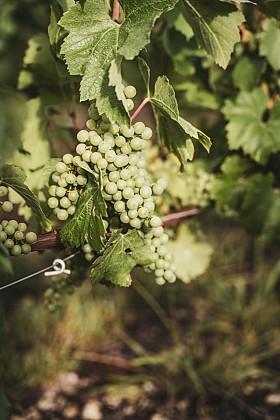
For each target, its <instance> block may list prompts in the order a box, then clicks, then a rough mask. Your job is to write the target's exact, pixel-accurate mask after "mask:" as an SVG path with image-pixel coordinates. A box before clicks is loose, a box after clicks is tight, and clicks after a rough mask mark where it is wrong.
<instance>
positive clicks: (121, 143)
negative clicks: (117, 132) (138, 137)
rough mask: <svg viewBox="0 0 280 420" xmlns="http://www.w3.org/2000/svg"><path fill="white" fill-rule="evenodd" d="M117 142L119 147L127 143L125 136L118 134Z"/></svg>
mask: <svg viewBox="0 0 280 420" xmlns="http://www.w3.org/2000/svg"><path fill="white" fill-rule="evenodd" d="M115 143H116V146H117V147H123V146H124V145H125V144H126V139H125V137H124V136H118V137H116V139H115Z"/></svg>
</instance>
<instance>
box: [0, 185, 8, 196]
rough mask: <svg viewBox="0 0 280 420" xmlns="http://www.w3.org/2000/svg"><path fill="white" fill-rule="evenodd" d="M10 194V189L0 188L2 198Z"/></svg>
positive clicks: (2, 186)
mask: <svg viewBox="0 0 280 420" xmlns="http://www.w3.org/2000/svg"><path fill="white" fill-rule="evenodd" d="M7 194H8V188H7V187H5V185H1V186H0V198H1V197H5V195H7Z"/></svg>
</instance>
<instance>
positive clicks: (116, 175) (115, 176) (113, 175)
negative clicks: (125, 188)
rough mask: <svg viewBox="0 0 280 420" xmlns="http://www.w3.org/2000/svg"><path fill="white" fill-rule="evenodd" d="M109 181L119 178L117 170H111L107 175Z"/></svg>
mask: <svg viewBox="0 0 280 420" xmlns="http://www.w3.org/2000/svg"><path fill="white" fill-rule="evenodd" d="M108 179H109V181H112V182H117V181H118V180H119V179H120V173H119V172H118V171H112V172H110V173H109V175H108Z"/></svg>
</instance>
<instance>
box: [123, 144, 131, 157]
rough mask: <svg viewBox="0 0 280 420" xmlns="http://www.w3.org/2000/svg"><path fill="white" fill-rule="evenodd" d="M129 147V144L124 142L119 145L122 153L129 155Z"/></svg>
mask: <svg viewBox="0 0 280 420" xmlns="http://www.w3.org/2000/svg"><path fill="white" fill-rule="evenodd" d="M131 150H132V149H131V147H130V145H129V144H127V143H126V144H125V145H123V146H122V147H121V152H122V153H124V154H125V155H129V154H130V153H131Z"/></svg>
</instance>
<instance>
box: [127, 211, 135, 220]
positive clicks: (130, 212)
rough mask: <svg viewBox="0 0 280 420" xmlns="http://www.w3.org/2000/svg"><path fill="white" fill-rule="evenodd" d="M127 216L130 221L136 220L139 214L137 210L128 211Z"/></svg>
mask: <svg viewBox="0 0 280 420" xmlns="http://www.w3.org/2000/svg"><path fill="white" fill-rule="evenodd" d="M127 215H128V217H129V218H130V219H136V217H137V216H138V212H137V210H135V209H131V210H128V212H127Z"/></svg>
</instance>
